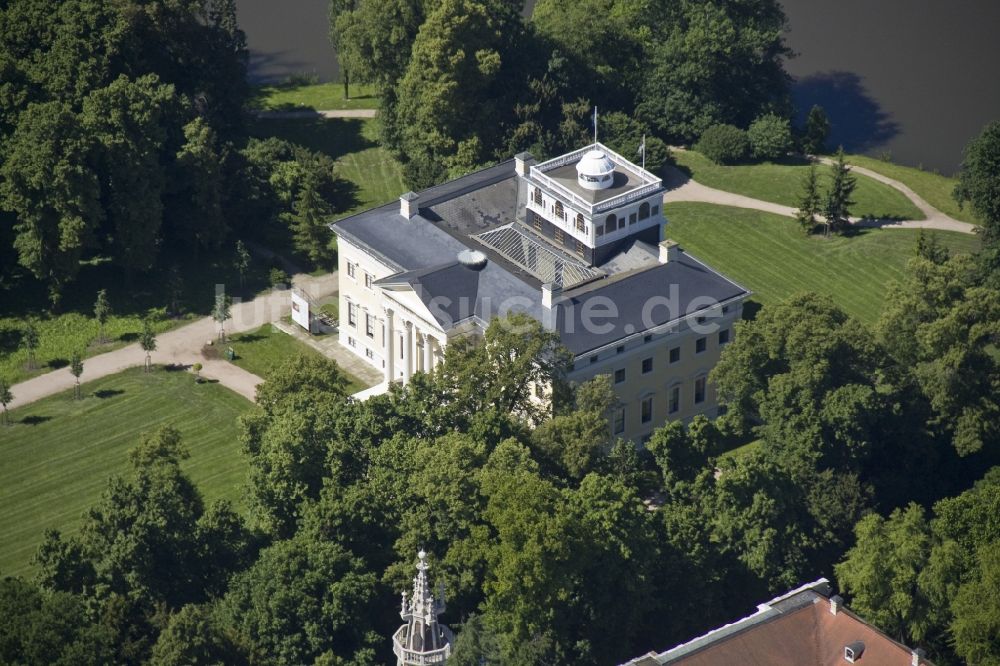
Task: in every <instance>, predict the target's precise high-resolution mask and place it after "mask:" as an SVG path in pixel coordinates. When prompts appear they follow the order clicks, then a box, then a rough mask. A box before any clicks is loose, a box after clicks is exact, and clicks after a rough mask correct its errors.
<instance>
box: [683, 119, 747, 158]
mask: <svg viewBox="0 0 1000 666" xmlns="http://www.w3.org/2000/svg"><path fill="white" fill-rule="evenodd" d="M695 150H697V151H698V152H700V153H701V154H702V155H704V156H705V157H707V158H708V159H710V160H712V161H713V162H715V163H716V164H736V163H737V162H740V161H742V160H744V159H746V156H747V154H748V153H749V152H750V140H749V139H748V138H747V133H746V132H744V131H743V130H741V129H740V128H739V127H733V126H732V125H725V124H719V125H712V126H711V127H709V128H708V129H707V130H705V132H704V134H702V135H701V139H699V140H698V143H697V144H695Z"/></svg>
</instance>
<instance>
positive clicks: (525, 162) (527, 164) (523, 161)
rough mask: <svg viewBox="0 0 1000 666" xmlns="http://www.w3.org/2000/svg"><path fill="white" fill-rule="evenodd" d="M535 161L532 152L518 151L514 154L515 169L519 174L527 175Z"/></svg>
mask: <svg viewBox="0 0 1000 666" xmlns="http://www.w3.org/2000/svg"><path fill="white" fill-rule="evenodd" d="M534 163H535V156H534V155H532V154H531V153H528V152H525V153H518V154H517V155H514V171H515V172H517V175H518V176H527V175H528V172H529V171H530V170H531V166H532V165H533V164H534Z"/></svg>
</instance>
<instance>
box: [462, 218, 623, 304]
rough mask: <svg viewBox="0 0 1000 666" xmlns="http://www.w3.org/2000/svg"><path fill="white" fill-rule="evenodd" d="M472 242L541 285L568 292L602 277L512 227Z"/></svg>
mask: <svg viewBox="0 0 1000 666" xmlns="http://www.w3.org/2000/svg"><path fill="white" fill-rule="evenodd" d="M473 238H475V239H476V240H478V241H479V242H480V243H482V244H483V245H485V246H486V247H488V248H490V249H492V250H494V251H496V252H497V253H499V254H500V255H501V256H502V257H504V258H505V259H507V261H510V262H511V263H513V264H514V265H516V266H519V267H520V268H523V269H524V270H526V271H528V272H529V273H531V274H532V275H533V276H535V277H536V278H538V280H539V281H541V282H543V283H545V282H551V283H553V284H558V285H561V286H562V287H564V288H568V287H571V286H573V285H575V284H579V283H581V282H586V281H588V280H592V279H594V278H597V277H601V276H602V275H604V273H602V272H601V271H598V270H595V269H593V268H591V267H590V266H587V265H585V264H582V263H580V262H578V261H575V260H574V259H572V258H571V257H567V256H565V255H563V254H560V253H559V252H556V251H554V250H552V249H550V248H548V247H546V246H545V244H543V243H540V242H539V241H537V240H535V239H534V238H532V237H531V236H529V235H528V234H526V233H524V232H523V231H521V230H519V229H517V228H516V227H514V225H512V224H508V225H505V226H502V227H498V228H497V229H493V230H491V231H487V232H485V233H482V234H479V235H478V236H473Z"/></svg>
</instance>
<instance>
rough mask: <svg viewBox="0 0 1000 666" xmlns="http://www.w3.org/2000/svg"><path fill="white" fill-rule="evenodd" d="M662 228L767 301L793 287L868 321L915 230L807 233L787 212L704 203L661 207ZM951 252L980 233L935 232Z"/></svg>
mask: <svg viewBox="0 0 1000 666" xmlns="http://www.w3.org/2000/svg"><path fill="white" fill-rule="evenodd" d="M664 214H665V215H666V216H667V220H668V223H667V227H666V235H667V237H669V238H672V239H674V240H677V241H678V242H680V244H681V245H682V246H683V248H684V249H685V250H687V251H689V252H690V253H691V254H693V255H695V256H696V257H698V258H699V259H701V260H703V261H705V262H706V263H708V264H709V265H711V266H712V267H714V268H715V269H717V270H719V271H721V272H722V273H724V274H725V275H727V276H729V277H730V278H732V279H734V280H736V281H737V282H740V283H741V284H743V285H745V286H746V287H749V288H750V289H752V290H753V291H754V296H753V298H754V300H756V301H759V302H760V303H763V304H767V303H773V302H775V301H780V300H782V299H784V298H787V297H788V296H790V295H792V294H793V293H795V292H798V291H815V292H819V293H823V294H828V295H829V296H830V297H832V298H833V299H834V301H836V302H837V303H838V304H839V305H840V306H841V307H842V308H844V310H845V311H847V312H848V313H850V314H852V315H854V316H856V317H858V318H859V319H861V320H862V321H864V322H866V323H868V324H873V323H874V322H875V321H876V320H877V319H878V316H879V313H880V312H881V310H882V301H883V299H884V297H885V290H886V285H887V283H888V282H889V280H892V279H898V278H900V277H901V276H902V273H903V268H904V267H905V265H906V262H907V261H908V260H909V259H910V258H911V257H912V256H913V253H914V249H915V247H916V243H917V237H918V235H919V231H918V230H915V229H864V230H858V234H857V235H855V236H852V237H841V236H836V237H832V238H828V239H827V238H823V237H821V236H806V235H804V234H803V233H802V231H801V230H800V229H799V227H798V224H797V223H796V222H795V220H793V219H791V218H786V217H782V216H780V215H774V214H771V213H764V212H761V211H755V210H748V209H744V208H730V207H727V206H716V205H713V204H703V203H674V204H669V205H667V206H664ZM936 233H937V237H938V239H939V240H940V241H941V242H942V243H943V244H944V245H945V246H947V247H948V248H950V249H951V250H952V252H956V253H957V252H973V251H975V250H977V249H978V247H979V239H978V238H977V237H976V236H972V235H969V234H960V233H955V232H943V231H939V232H936Z"/></svg>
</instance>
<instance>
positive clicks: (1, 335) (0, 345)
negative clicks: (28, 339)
mask: <svg viewBox="0 0 1000 666" xmlns="http://www.w3.org/2000/svg"><path fill="white" fill-rule="evenodd" d="M23 334H24V333H23V331H22V330H21V329H20V328H5V329H0V354H4V355H9V354H13V353H14V352H16V351H17V350H18V348H20V346H21V336H22V335H23Z"/></svg>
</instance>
